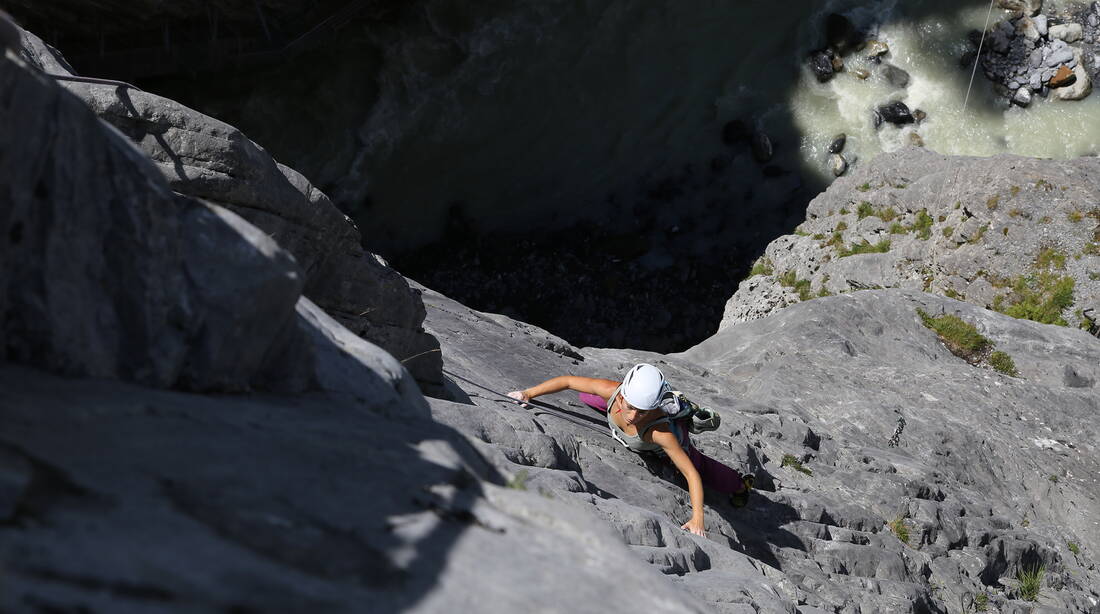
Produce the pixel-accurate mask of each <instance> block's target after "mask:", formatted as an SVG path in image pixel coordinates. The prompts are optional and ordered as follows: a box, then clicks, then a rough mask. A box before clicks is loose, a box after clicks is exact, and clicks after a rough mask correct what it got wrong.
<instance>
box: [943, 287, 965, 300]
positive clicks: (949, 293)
mask: <svg viewBox="0 0 1100 614" xmlns="http://www.w3.org/2000/svg"><path fill="white" fill-rule="evenodd" d="M943 294H944V296H946V297H947V298H953V299H955V300H957V301H961V300H962V295H961V294H959V293H958V292H957V291H956V290H955V289H954V288H948V289H946V290H944V291H943Z"/></svg>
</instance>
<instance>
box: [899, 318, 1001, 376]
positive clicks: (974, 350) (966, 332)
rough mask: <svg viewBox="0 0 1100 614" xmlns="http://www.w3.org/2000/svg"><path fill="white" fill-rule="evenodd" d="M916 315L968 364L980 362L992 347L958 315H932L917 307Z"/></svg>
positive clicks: (952, 351)
mask: <svg viewBox="0 0 1100 614" xmlns="http://www.w3.org/2000/svg"><path fill="white" fill-rule="evenodd" d="M917 315H919V316H920V319H921V322H924V325H925V326H926V327H928V328H930V329H932V330H934V331H936V334H937V335H939V337H940V339H941V340H942V341H943V343H944V345H946V346H947V349H949V350H951V353H952V354H954V355H956V356H958V357H959V358H962V359H963V360H965V361H966V362H969V363H970V364H977V363H979V362H981V359H982V357H983V355H984V353H985V352H986V350H988V349H990V348H991V347H993V342H992V341H990V340H989V339H987V338H986V337H984V336H982V334H981V333H979V332H978V329H977V328H974V326H973V325H972V324H969V323H967V322H966V321H965V320H963V319H962V318H960V317H958V316H955V315H951V314H945V315H942V316H937V317H932V316H931V315H929V314H928V312H926V311H924V310H923V309H917Z"/></svg>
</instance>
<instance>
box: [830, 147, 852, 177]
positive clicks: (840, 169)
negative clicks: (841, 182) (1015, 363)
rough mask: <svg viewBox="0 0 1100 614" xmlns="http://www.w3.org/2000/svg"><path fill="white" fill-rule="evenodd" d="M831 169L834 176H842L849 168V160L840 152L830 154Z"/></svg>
mask: <svg viewBox="0 0 1100 614" xmlns="http://www.w3.org/2000/svg"><path fill="white" fill-rule="evenodd" d="M829 169H830V170H832V172H833V177H840V176H841V175H843V174H844V173H845V172H846V171H847V170H848V161H847V160H845V159H844V156H842V155H840V154H838V153H835V154H831V155H829Z"/></svg>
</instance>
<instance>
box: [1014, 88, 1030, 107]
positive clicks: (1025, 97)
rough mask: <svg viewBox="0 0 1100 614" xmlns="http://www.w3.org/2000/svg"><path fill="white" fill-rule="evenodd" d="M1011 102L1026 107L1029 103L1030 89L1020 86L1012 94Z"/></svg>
mask: <svg viewBox="0 0 1100 614" xmlns="http://www.w3.org/2000/svg"><path fill="white" fill-rule="evenodd" d="M1012 102H1013V103H1014V104H1017V105H1019V106H1021V107H1026V106H1028V105H1030V104H1031V90H1030V89H1028V88H1026V87H1021V88H1020V89H1018V90H1016V93H1015V94H1014V95H1013V96H1012Z"/></svg>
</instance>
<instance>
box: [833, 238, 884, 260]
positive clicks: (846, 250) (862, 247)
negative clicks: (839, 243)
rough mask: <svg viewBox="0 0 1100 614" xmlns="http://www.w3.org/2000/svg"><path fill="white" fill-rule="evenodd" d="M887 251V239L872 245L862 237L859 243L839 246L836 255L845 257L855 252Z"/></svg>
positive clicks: (876, 252)
mask: <svg viewBox="0 0 1100 614" xmlns="http://www.w3.org/2000/svg"><path fill="white" fill-rule="evenodd" d="M888 251H890V240H889V239H883V240H881V241H879V242H878V243H875V244H874V245H872V244H871V243H870V242H869V241H867V240H866V239H864V240H863V241H861V242H860V243H855V244H853V245H852V246H851V247H841V248H840V253H839V254H838V255H839V257H841V258H845V257H848V256H855V255H857V254H885V253H886V252H888Z"/></svg>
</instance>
